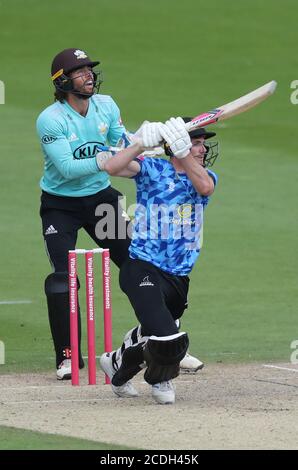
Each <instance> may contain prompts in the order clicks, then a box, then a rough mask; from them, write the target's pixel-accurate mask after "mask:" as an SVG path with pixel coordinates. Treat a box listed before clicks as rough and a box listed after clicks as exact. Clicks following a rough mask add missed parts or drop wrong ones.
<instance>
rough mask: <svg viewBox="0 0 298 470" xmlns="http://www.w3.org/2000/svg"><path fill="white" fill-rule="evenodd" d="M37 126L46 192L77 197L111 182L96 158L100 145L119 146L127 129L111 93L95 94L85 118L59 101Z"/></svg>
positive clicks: (102, 187)
mask: <svg viewBox="0 0 298 470" xmlns="http://www.w3.org/2000/svg"><path fill="white" fill-rule="evenodd" d="M36 126H37V132H38V135H39V138H40V142H41V146H42V150H43V153H44V158H45V165H44V175H43V177H42V178H41V181H40V186H41V188H42V189H43V190H44V191H46V192H47V193H50V194H55V195H57V196H73V197H78V196H89V195H92V194H95V193H97V192H98V191H101V190H102V189H105V188H107V187H108V186H109V185H110V180H109V176H108V174H107V173H106V172H105V171H100V170H99V168H98V166H97V163H96V158H95V155H96V153H97V151H96V148H97V145H99V144H102V145H106V144H110V145H116V144H117V142H118V140H119V139H120V138H121V136H122V134H123V133H124V132H125V128H124V126H123V124H122V122H121V118H120V111H119V108H118V106H117V105H116V103H115V102H114V101H113V99H112V98H111V97H110V96H107V95H93V96H92V97H91V98H90V99H89V108H88V112H87V115H86V116H85V117H84V116H81V115H80V114H79V113H78V112H77V111H75V110H74V109H73V108H72V107H71V106H70V105H69V104H68V103H67V102H66V101H64V102H63V103H60V102H59V101H56V102H55V103H54V104H52V105H51V106H49V107H48V108H46V109H45V110H44V111H43V112H42V113H41V114H40V115H39V117H38V119H37V124H36Z"/></svg>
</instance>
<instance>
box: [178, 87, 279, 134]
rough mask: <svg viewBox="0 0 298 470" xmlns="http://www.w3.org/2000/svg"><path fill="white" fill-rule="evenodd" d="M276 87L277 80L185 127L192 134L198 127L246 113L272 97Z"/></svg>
mask: <svg viewBox="0 0 298 470" xmlns="http://www.w3.org/2000/svg"><path fill="white" fill-rule="evenodd" d="M276 85H277V82H276V81H275V80H272V81H271V82H268V83H265V85H263V86H261V87H260V88H257V89H256V90H253V91H251V92H250V93H247V95H244V96H241V97H240V98H238V99H237V100H234V101H231V102H230V103H227V104H224V105H223V106H219V107H218V108H215V109H212V110H211V111H209V112H207V113H203V114H200V115H199V116H196V117H195V118H193V119H192V120H191V121H190V122H187V123H186V124H185V127H186V129H187V131H188V132H190V131H192V130H194V129H197V128H198V127H205V126H209V124H214V123H216V122H217V121H223V120H224V119H229V118H231V117H233V116H237V114H240V113H244V111H248V110H249V109H251V108H253V107H254V106H257V104H259V103H261V102H262V101H264V100H265V99H266V98H268V97H269V96H271V95H272V94H273V93H274V91H275V89H276Z"/></svg>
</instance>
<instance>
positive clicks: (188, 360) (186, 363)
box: [180, 353, 204, 374]
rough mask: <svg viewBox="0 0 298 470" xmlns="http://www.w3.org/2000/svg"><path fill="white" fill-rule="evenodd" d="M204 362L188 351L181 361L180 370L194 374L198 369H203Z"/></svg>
mask: <svg viewBox="0 0 298 470" xmlns="http://www.w3.org/2000/svg"><path fill="white" fill-rule="evenodd" d="M203 367H204V363H203V362H202V361H200V360H199V359H197V358H196V357H194V356H191V355H190V354H189V353H186V354H185V356H184V358H183V359H182V361H180V372H185V373H188V374H194V373H195V372H198V370H200V369H203Z"/></svg>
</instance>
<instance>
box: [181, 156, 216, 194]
mask: <svg viewBox="0 0 298 470" xmlns="http://www.w3.org/2000/svg"><path fill="white" fill-rule="evenodd" d="M179 162H180V163H181V165H182V166H183V169H184V170H185V172H186V174H187V176H188V177H189V179H190V180H191V182H192V184H193V185H194V187H195V189H196V190H197V192H198V193H199V194H201V195H202V196H210V195H211V194H212V193H213V191H214V182H213V180H212V178H211V177H210V176H209V175H208V173H207V171H206V170H205V168H203V167H202V165H200V164H199V163H198V162H197V161H196V159H195V158H194V157H193V156H192V155H191V154H189V155H188V156H187V157H185V158H182V159H180V160H179Z"/></svg>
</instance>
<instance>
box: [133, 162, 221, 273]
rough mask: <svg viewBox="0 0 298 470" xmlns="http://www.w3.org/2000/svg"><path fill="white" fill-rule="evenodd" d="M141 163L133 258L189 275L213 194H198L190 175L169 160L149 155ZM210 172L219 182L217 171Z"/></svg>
mask: <svg viewBox="0 0 298 470" xmlns="http://www.w3.org/2000/svg"><path fill="white" fill-rule="evenodd" d="M138 162H139V164H140V166H141V170H140V172H139V173H138V174H137V175H136V176H135V177H134V179H135V181H136V185H137V207H136V211H135V219H134V230H133V235H132V241H131V245H130V248H129V253H130V257H131V258H132V259H141V260H144V261H148V262H150V263H152V264H153V265H154V266H157V267H158V268H160V269H162V270H163V271H166V272H168V273H170V274H174V275H178V276H185V275H187V274H189V273H190V271H191V270H192V268H193V265H194V263H195V261H196V259H197V257H198V256H199V253H200V247H201V241H202V240H201V238H202V228H203V211H204V208H205V207H206V206H207V204H208V201H209V197H208V196H201V195H200V194H198V193H197V191H196V190H195V188H194V186H193V184H192V182H191V180H190V179H189V178H188V176H187V174H186V173H177V172H176V171H175V168H174V166H173V165H172V163H170V162H169V161H167V160H164V159H161V158H148V157H147V158H145V159H143V160H142V159H140V160H138ZM208 173H209V175H210V176H211V177H212V179H213V180H214V183H215V184H216V183H217V176H216V174H215V173H213V172H212V171H210V170H208Z"/></svg>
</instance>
